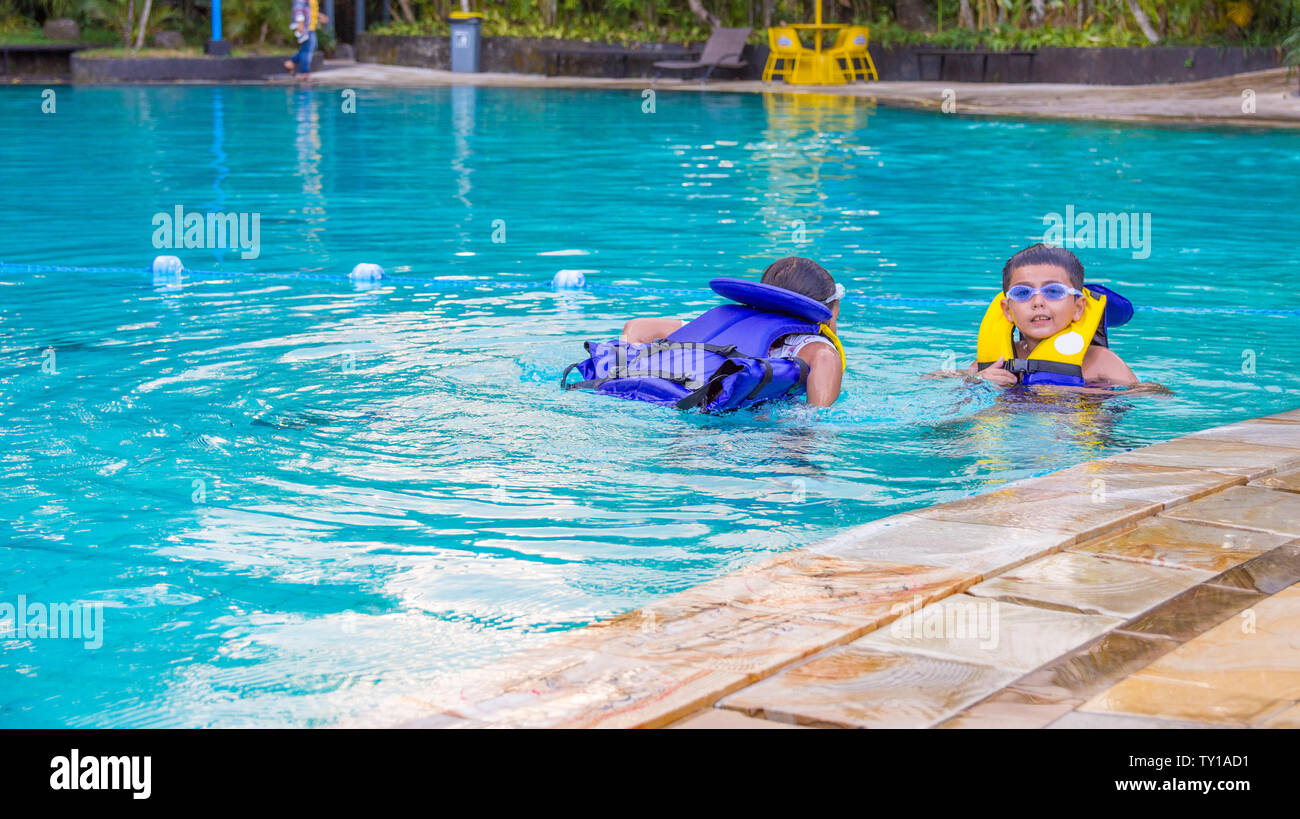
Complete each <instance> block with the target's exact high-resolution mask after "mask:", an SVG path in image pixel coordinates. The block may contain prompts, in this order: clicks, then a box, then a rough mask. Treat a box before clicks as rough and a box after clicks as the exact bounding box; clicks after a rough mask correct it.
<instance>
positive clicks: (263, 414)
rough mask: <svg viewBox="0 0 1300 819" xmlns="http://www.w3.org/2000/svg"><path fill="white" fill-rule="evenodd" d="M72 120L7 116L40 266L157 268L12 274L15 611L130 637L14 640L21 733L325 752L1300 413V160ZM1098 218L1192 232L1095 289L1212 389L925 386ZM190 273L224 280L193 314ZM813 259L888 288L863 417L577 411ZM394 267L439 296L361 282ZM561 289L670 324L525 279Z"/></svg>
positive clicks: (1054, 148)
mask: <svg viewBox="0 0 1300 819" xmlns="http://www.w3.org/2000/svg"><path fill="white" fill-rule="evenodd" d="M39 92H40V89H36V88H30V87H7V88H0V145H3V146H4V150H3V151H0V178H3V179H4V180H5V181H6V183H7V184H6V186H5V190H4V195H3V196H2V197H0V219H2V220H3V221H2V223H3V225H4V227H5V230H4V232H3V234H0V262H6V263H9V264H11V265H15V264H30V265H67V266H83V267H101V268H117V267H121V268H138V269H140V272H133V271H127V272H102V271H101V272H84V271H82V272H75V271H72V272H56V271H33V270H25V269H22V268H16V267H11V268H7V269H3V270H0V589H2V591H0V604H3V603H6V602H8V603H15V602H16V601H17V599H18V598H19V596H20V595H23V596H24V599H26V600H28V601H41V602H44V603H58V602H99V603H102V604H103V606H104V623H103V645H102V646H101V647H99V648H97V649H90V648H86V647H84V644H83V642H82V641H76V640H70V639H39V638H28V639H17V638H11V639H7V640H6V639H0V646H3V653H0V724H3V725H5V726H56V725H71V726H137V727H143V726H206V725H220V726H243V725H322V724H330V723H333V722H334V721H336V720H337V719H339V718H340V717H342V716H344V715H347V714H351V713H355V712H357V711H358V710H360V709H363V708H364V707H365V706H366V705H367V704H368V703H370V702H372V701H373V700H374V699H375V698H376V697H380V696H385V695H388V694H394V693H400V692H408V691H418V690H419V689H420V688H422V687H424V686H426V685H428V684H429V683H430V682H432V681H434V680H437V679H439V678H441V677H443V676H445V675H449V674H453V673H456V672H457V671H459V670H463V669H465V668H469V667H472V666H475V665H478V664H482V663H485V662H488V661H490V660H492V659H494V658H497V657H499V656H501V655H503V654H505V653H508V652H512V651H516V650H519V649H522V648H525V647H527V646H529V645H532V644H534V643H536V642H537V641H539V640H541V639H543V638H544V637H546V636H547V634H549V633H551V632H555V631H557V630H563V629H570V628H574V627H577V626H580V625H583V624H586V623H589V622H591V621H593V620H594V619H596V618H599V617H603V616H607V615H610V614H613V613H616V612H619V611H624V610H627V609H631V608H634V607H636V606H639V605H641V604H643V603H646V602H647V601H649V600H651V599H653V598H654V597H656V596H659V595H663V594H667V593H670V592H673V591H677V590H680V589H683V588H685V587H688V586H690V585H693V584H695V583H698V582H700V581H702V580H705V579H708V578H711V577H714V576H717V575H719V574H722V573H724V572H728V571H731V570H734V569H737V568H739V567H741V566H744V565H746V564H749V563H751V562H754V561H756V560H758V559H760V558H762V557H763V556H766V555H770V554H773V553H776V552H779V551H782V550H785V549H789V548H792V547H795V546H800V545H805V544H809V543H811V542H813V541H816V540H818V539H821V538H823V537H826V536H828V535H830V534H833V533H835V532H838V531H842V530H843V529H845V528H848V527H850V526H852V525H855V524H857V523H862V522H865V521H868V520H871V519H874V518H879V517H882V516H885V515H889V514H892V513H895V512H899V511H904V510H907V509H913V508H916V507H920V506H924V505H928V504H932V503H936V502H941V501H946V500H951V499H953V498H957V497H960V496H963V495H966V494H970V493H973V492H978V491H981V490H984V489H987V488H989V487H992V486H996V485H998V484H1001V483H1004V482H1006V481H1009V480H1013V479H1017V478H1022V477H1026V476H1028V475H1033V474H1038V473H1043V472H1047V471H1051V470H1055V469H1058V468H1062V467H1065V466H1068V465H1071V464H1074V463H1077V462H1080V461H1083V460H1087V459H1090V458H1095V457H1098V456H1102V455H1106V454H1109V453H1113V452H1116V451H1119V450H1122V449H1125V448H1130V447H1135V446H1142V445H1145V444H1149V443H1153V442H1157V441H1160V440H1164V439H1168V438H1171V437H1173V436H1176V435H1180V434H1183V433H1187V432H1191V431H1194V430H1196V429H1200V428H1203V427H1206V426H1210V425H1214V424H1219V423H1227V422H1230V421H1234V420H1238V419H1242V418H1247V417H1253V416H1257V415H1262V414H1265V413H1269V412H1275V411H1281V410H1285V409H1291V408H1293V407H1296V406H1300V370H1298V369H1297V361H1298V359H1300V341H1298V340H1297V338H1298V336H1297V332H1296V330H1297V321H1300V319H1298V318H1297V315H1296V313H1295V312H1294V311H1295V310H1297V309H1298V308H1300V304H1297V303H1296V292H1297V291H1296V286H1295V281H1296V280H1297V279H1298V278H1300V260H1297V258H1296V256H1295V254H1294V253H1292V252H1291V243H1292V242H1293V241H1294V237H1295V236H1297V235H1300V208H1298V207H1297V204H1300V201H1298V197H1297V194H1296V192H1295V189H1294V181H1295V180H1296V179H1297V178H1300V135H1296V134H1289V133H1282V132H1261V133H1247V132H1235V131H1201V130H1173V129H1169V130H1162V129H1152V128H1138V127H1123V128H1120V127H1113V126H1110V125H1080V124H1059V123H1045V122H1011V121H992V120H974V119H963V118H957V117H945V116H940V115H936V114H920V113H912V112H904V111H894V110H886V109H879V110H877V109H875V108H874V107H873V106H871V105H869V104H866V103H862V102H852V101H844V100H827V99H824V98H808V99H804V100H798V101H792V100H788V99H785V100H783V99H780V98H765V97H763V96H757V95H752V96H745V95H726V94H696V93H682V94H671V93H661V94H660V95H659V96H658V98H657V100H656V105H655V112H654V113H643V99H642V96H641V94H640V93H639V92H617V91H608V92H595V91H574V90H534V89H528V90H524V89H468V88H466V89H432V90H392V91H387V90H386V91H369V90H358V91H357V110H356V113H345V112H344V111H343V110H342V108H343V106H342V104H341V103H342V99H341V95H340V94H339V93H338V92H337V91H328V90H319V89H313V90H310V91H306V90H294V89H284V88H254V87H240V88H209V87H191V88H173V87H139V88H137V87H118V88H59V89H57V94H58V96H57V112H56V113H54V114H42V113H41V112H40V101H41V98H40V93H39ZM177 206H181V207H182V208H183V209H184V210H185V211H198V212H209V211H219V212H233V213H246V214H254V213H255V214H258V215H259V218H260V243H259V248H258V249H259V251H260V252H259V253H258V255H257V257H256V258H248V259H245V258H240V254H239V253H238V252H230V251H214V250H199V249H189V250H184V249H182V250H179V251H168V250H157V249H155V247H154V245H153V236H154V232H155V225H154V223H153V221H152V220H153V217H154V215H155V214H156V213H172V212H173V211H174V209H175V208H176V207H177ZM1068 206H1073V207H1074V208H1075V210H1076V211H1079V212H1085V211H1086V212H1139V213H1149V214H1150V215H1151V231H1152V233H1151V238H1152V242H1151V247H1150V255H1149V257H1148V258H1134V255H1135V254H1134V253H1133V252H1131V251H1130V250H1124V249H1095V250H1090V249H1081V250H1079V251H1078V252H1079V255H1080V257H1081V258H1082V260H1083V262H1084V264H1085V266H1086V267H1087V268H1088V270H1089V273H1090V279H1093V280H1097V281H1101V282H1104V283H1107V284H1109V286H1111V287H1112V288H1114V289H1117V290H1120V291H1121V292H1123V293H1125V294H1126V295H1128V296H1130V297H1131V298H1132V299H1133V300H1134V302H1136V303H1137V304H1138V305H1139V306H1141V307H1144V308H1159V309H1143V310H1140V311H1139V312H1138V313H1137V316H1136V318H1135V319H1134V321H1133V322H1132V323H1131V324H1130V325H1129V326H1127V327H1124V328H1122V329H1120V330H1117V331H1115V332H1113V334H1112V338H1113V346H1114V348H1115V349H1116V350H1117V351H1118V352H1120V354H1121V355H1122V356H1123V357H1124V358H1125V359H1126V360H1127V361H1128V362H1129V363H1130V365H1131V366H1132V367H1133V369H1134V370H1135V371H1136V372H1137V373H1138V375H1139V376H1141V377H1143V378H1144V379H1146V380H1152V381H1158V382H1161V383H1163V384H1166V385H1169V386H1171V387H1172V388H1173V389H1174V390H1175V394H1174V395H1172V396H1147V397H1130V398H1121V399H1114V400H1110V401H1107V402H1092V401H1076V402H1066V401H1055V402H1047V403H1039V404H1029V403H1024V402H1019V403H1016V402H1009V401H1007V400H1006V399H1005V398H1002V397H1000V396H999V395H998V394H996V393H995V392H994V391H993V390H991V389H987V388H981V387H970V386H966V385H963V384H960V383H958V382H955V381H948V380H923V379H921V378H920V376H921V375H922V374H923V373H925V372H928V371H931V370H935V369H939V368H941V367H943V366H945V364H948V365H951V363H952V361H954V360H955V361H957V362H959V363H961V364H964V363H966V362H968V361H969V360H970V358H971V356H972V354H973V347H974V341H975V330H976V326H977V324H978V322H979V318H980V316H981V311H982V307H981V306H979V305H978V304H975V303H977V302H986V301H987V300H988V299H989V298H991V297H992V295H993V294H994V293H995V292H996V290H997V289H998V285H999V271H1000V269H1001V265H1002V263H1003V261H1004V260H1005V259H1006V257H1007V256H1009V255H1010V254H1011V253H1012V252H1014V251H1015V250H1017V249H1019V248H1021V247H1023V246H1025V245H1027V244H1030V243H1031V242H1033V241H1035V240H1036V238H1037V237H1038V236H1040V235H1041V234H1042V232H1043V220H1042V218H1043V216H1044V215H1045V214H1047V213H1052V212H1056V213H1064V212H1065V210H1066V208H1067V207H1068ZM502 226H503V227H504V235H503V236H502V235H501V229H502ZM494 233H496V234H497V238H498V239H502V238H503V239H504V241H499V242H494V241H493V238H494ZM160 252H161V253H170V252H175V253H177V254H178V255H180V256H181V257H182V258H183V259H184V260H185V261H186V263H187V264H188V265H189V266H190V267H192V268H197V269H200V270H206V271H213V272H214V273H215V274H216V275H211V276H203V277H199V278H198V279H191V280H190V281H188V282H187V283H186V284H185V286H184V287H182V288H180V289H178V290H171V289H166V288H155V287H154V286H153V283H152V282H151V279H150V277H149V276H148V275H147V274H146V273H144V272H143V268H144V267H145V266H146V265H147V264H148V262H149V260H150V259H152V258H153V256H154V255H156V254H158V253H160ZM791 254H797V255H805V256H810V257H812V258H815V259H817V260H819V261H820V262H822V263H823V264H824V265H825V266H826V267H827V268H828V269H830V270H831V272H832V273H833V274H834V275H835V276H836V277H837V278H838V279H839V280H841V281H843V282H844V283H845V284H846V285H847V286H848V288H849V293H850V295H851V298H850V300H849V301H848V303H846V305H845V307H844V310H843V313H842V315H841V320H840V327H841V337H842V339H843V341H844V343H845V345H846V347H847V350H848V355H849V362H850V370H849V372H848V375H847V377H846V382H845V383H846V389H847V392H846V395H845V396H844V397H843V398H841V400H840V401H839V403H838V404H837V405H836V406H834V407H832V408H830V409H828V410H823V411H810V410H809V409H808V408H807V407H804V406H802V405H791V406H782V407H775V408H761V409H758V410H755V411H751V412H742V413H738V414H734V415H731V416H726V417H707V416H701V415H689V414H679V413H676V412H674V411H671V410H666V409H660V408H655V407H650V406H648V405H639V404H630V403H625V402H620V401H616V400H613V399H606V398H600V397H596V396H591V395H588V394H576V393H567V394H566V393H561V392H560V391H559V390H558V388H557V386H556V382H557V380H558V378H559V375H560V372H561V370H562V369H563V368H564V366H565V365H567V364H568V363H570V362H572V361H575V360H577V359H578V358H579V357H581V355H582V345H581V342H582V341H583V340H584V339H588V338H600V337H609V336H612V335H614V334H616V333H617V331H618V329H619V327H620V326H621V324H622V322H623V320H624V319H626V318H628V317H631V316H636V315H687V316H689V315H694V314H697V313H699V312H702V311H703V310H704V309H707V307H709V306H711V305H713V304H715V303H717V301H718V300H717V299H715V298H711V297H710V296H709V295H708V294H707V292H706V291H705V287H706V282H707V280H708V279H710V278H712V277H714V276H739V277H748V276H755V277H756V276H757V275H758V273H759V272H760V271H761V270H762V268H763V267H764V266H766V264H767V263H768V262H769V261H771V260H773V259H775V258H778V257H780V256H784V255H791ZM360 261H369V262H377V263H379V264H382V265H383V266H384V267H385V268H386V269H387V270H388V271H389V272H390V273H391V274H394V275H395V276H398V277H400V278H401V279H402V281H400V282H399V283H397V284H390V285H386V286H382V287H379V288H375V289H369V290H358V289H356V288H354V287H353V286H351V285H350V284H349V283H348V281H347V280H346V278H345V274H346V273H347V271H348V270H349V269H350V268H351V267H352V265H353V264H355V263H357V262H360ZM564 269H568V270H583V271H585V275H586V278H587V280H588V281H589V282H592V283H594V284H600V285H622V286H627V287H636V288H644V289H643V290H640V291H634V292H612V291H609V290H599V289H597V290H592V291H588V292H581V293H556V292H554V291H552V290H550V289H548V288H545V287H541V286H529V285H527V284H526V283H528V282H544V281H546V280H548V279H550V278H551V277H552V276H553V275H554V274H555V273H556V272H557V271H559V270H564ZM278 274H301V275H297V276H296V277H294V276H284V275H278ZM307 274H321V275H320V276H319V277H317V278H313V277H311V276H310V275H307ZM326 274H328V275H326ZM467 280H469V281H475V282H481V283H482V284H481V286H478V285H465V284H463V282H464V281H467ZM452 282H462V284H460V285H457V286H453V285H452V284H451V283H452ZM503 282H504V283H513V284H517V285H519V286H517V287H503V286H498V285H496V284H494V283H503ZM425 285H430V286H425ZM664 291H668V292H664ZM672 291H677V292H672ZM682 291H694V292H682ZM887 297H897V298H899V299H901V301H892V302H891V301H885V300H881V299H882V298H887ZM927 299H930V300H934V301H925V300H927ZM963 302H970V304H963ZM51 350H52V356H51V353H50V352H49V351H51ZM4 626H5V624H4V623H2V622H0V627H4ZM11 626H12V624H11Z"/></svg>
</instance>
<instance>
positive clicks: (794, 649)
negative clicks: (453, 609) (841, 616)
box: [555, 601, 864, 682]
mask: <svg viewBox="0 0 1300 819" xmlns="http://www.w3.org/2000/svg"><path fill="white" fill-rule="evenodd" d="M863 628H864V627H863V626H862V625H860V624H853V623H848V622H845V621H842V620H838V619H835V618H828V617H822V618H817V617H815V616H812V615H803V614H801V613H799V612H797V611H791V612H787V613H780V614H774V613H769V612H755V611H752V610H746V609H744V608H741V607H739V606H734V605H725V604H714V603H704V604H697V605H690V604H686V603H684V602H674V601H662V602H659V603H656V604H654V605H651V606H647V607H645V608H644V609H640V610H638V611H635V612H632V613H630V614H626V615H622V616H620V617H616V618H614V619H612V620H609V621H607V622H605V623H600V624H597V625H594V626H590V627H588V628H583V629H578V630H577V631H574V632H572V633H570V634H568V635H565V636H563V637H561V638H559V639H558V640H556V641H555V644H556V645H563V646H569V647H574V648H584V649H588V650H593V651H600V652H602V653H605V654H611V655H616V656H620V657H634V658H641V659H643V660H648V661H659V662H675V663H683V664H686V665H692V666H700V667H703V668H708V669H712V670H717V671H727V672H731V673H735V674H742V675H744V676H745V677H746V678H747V679H748V680H749V681H751V682H752V681H755V680H757V679H759V678H761V677H765V676H767V675H769V674H771V673H772V672H774V671H776V670H777V669H779V668H781V667H782V666H785V665H789V664H790V663H792V662H794V661H795V660H799V659H802V658H804V657H806V656H808V655H810V654H812V653H814V652H816V651H819V650H821V649H823V648H828V647H830V646H834V645H837V644H839V643H843V642H847V641H848V640H850V639H852V638H853V637H856V636H858V634H860V633H861V632H862V631H863Z"/></svg>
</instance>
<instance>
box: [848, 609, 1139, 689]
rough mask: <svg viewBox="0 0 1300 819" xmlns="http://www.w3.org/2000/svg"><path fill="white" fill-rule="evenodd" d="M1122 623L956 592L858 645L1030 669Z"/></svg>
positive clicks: (1111, 618) (1001, 666) (1022, 670)
mask: <svg viewBox="0 0 1300 819" xmlns="http://www.w3.org/2000/svg"><path fill="white" fill-rule="evenodd" d="M1121 622H1123V619H1122V618H1120V617H1106V616H1102V615H1086V614H1073V613H1069V612H1063V611H1054V610H1051V609H1044V608H1039V607H1036V606H1023V605H1017V604H1015V603H1004V602H1002V601H999V600H991V599H988V598H980V597H973V596H971V595H967V594H955V595H952V596H950V597H945V598H944V599H943V600H939V601H937V602H934V603H931V604H930V605H928V606H925V607H923V608H921V609H920V610H919V611H915V612H913V613H912V614H909V615H908V616H906V617H901V618H899V619H897V620H895V621H894V622H893V623H891V624H889V625H888V626H885V627H884V628H881V629H878V630H876V631H874V632H872V633H870V634H868V635H866V636H865V637H863V638H862V639H860V640H858V641H857V642H855V643H854V645H855V646H861V647H863V648H874V649H878V650H880V651H905V652H908V653H920V654H927V655H931V656H938V657H945V658H948V659H952V660H961V661H963V662H969V663H975V664H977V665H992V666H996V667H997V668H1002V669H1009V670H1012V671H1020V672H1022V673H1023V672H1026V671H1031V670H1033V669H1035V668H1038V667H1039V666H1041V665H1043V664H1044V663H1047V662H1048V661H1049V660H1052V659H1054V658H1056V657H1059V656H1060V655H1062V654H1065V653H1066V652H1068V651H1070V650H1071V649H1074V648H1077V647H1078V646H1080V645H1083V644H1084V643H1086V642H1088V641H1089V640H1091V639H1093V638H1094V637H1097V636H1098V635H1100V634H1102V633H1104V632H1106V631H1108V630H1109V629H1111V628H1113V627H1114V626H1116V625H1118V624H1119V623H1121Z"/></svg>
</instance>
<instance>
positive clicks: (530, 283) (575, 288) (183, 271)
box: [0, 256, 1300, 318]
mask: <svg viewBox="0 0 1300 819" xmlns="http://www.w3.org/2000/svg"><path fill="white" fill-rule="evenodd" d="M0 273H131V274H134V275H137V276H141V275H147V276H152V278H153V283H154V286H155V287H156V288H159V289H162V290H176V289H179V288H180V287H181V286H182V284H183V283H184V281H185V280H186V279H189V280H193V281H211V280H221V279H231V278H236V277H247V278H265V279H301V280H306V281H326V282H349V283H351V284H352V285H353V286H354V287H355V288H357V289H359V290H369V289H372V288H375V287H379V286H383V285H389V284H404V285H410V286H412V287H419V288H423V289H426V290H468V289H472V288H477V287H486V288H492V289H497V290H556V291H561V292H582V291H589V292H595V293H621V294H627V295H658V296H685V297H694V298H697V299H713V298H716V297H717V295H716V294H715V293H714V292H713V291H712V290H705V289H693V288H673V287H640V286H634V285H618V284H595V283H592V282H589V281H587V278H586V276H585V275H583V273H582V271H579V270H561V271H559V272H558V273H556V274H555V275H554V276H553V277H551V278H550V279H549V280H547V279H535V280H526V281H499V280H497V281H493V280H487V279H455V280H447V279H428V278H422V277H419V276H390V275H389V274H388V273H387V272H386V271H385V270H384V268H383V267H381V266H379V265H377V264H373V263H369V262H362V263H360V264H358V265H356V266H355V267H353V268H352V270H351V271H350V272H348V273H302V272H298V273H265V272H259V271H247V270H241V271H222V272H217V271H211V270H190V269H187V268H186V267H185V265H184V264H183V263H182V262H181V260H180V259H179V258H178V257H176V256H159V257H157V258H155V259H154V260H153V263H152V265H150V267H148V268H144V269H141V268H138V267H72V266H69V265H48V264H15V263H11V262H0ZM843 301H844V302H847V303H848V304H862V305H874V306H889V307H986V306H987V305H988V301H987V300H982V299H938V298H921V297H906V296H869V295H856V294H851V295H846V296H845V297H844V298H843ZM1134 309H1135V310H1137V311H1139V312H1151V313H1187V314H1192V315H1250V316H1280V317H1288V318H1289V317H1294V316H1300V309H1294V310H1281V309H1269V308H1251V307H1157V306H1152V305H1135V307H1134Z"/></svg>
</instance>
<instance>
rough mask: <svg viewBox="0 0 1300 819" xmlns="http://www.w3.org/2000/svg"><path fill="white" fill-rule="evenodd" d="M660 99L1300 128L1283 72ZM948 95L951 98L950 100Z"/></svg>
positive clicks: (719, 84)
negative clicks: (840, 100) (1244, 107)
mask: <svg viewBox="0 0 1300 819" xmlns="http://www.w3.org/2000/svg"><path fill="white" fill-rule="evenodd" d="M326 67H327V68H331V69H332V70H328V71H324V72H322V73H321V74H319V75H318V76H316V77H314V78H313V82H315V83H319V84H322V85H330V86H334V87H342V88H357V87H431V86H445V85H474V86H510V87H533V88H538V87H543V88H612V89H620V88H621V89H626V90H630V91H635V92H637V93H640V92H641V91H642V90H644V89H646V88H650V87H652V86H651V83H650V80H648V79H647V78H644V77H630V78H627V79H605V78H597V77H545V76H541V75H539V74H509V73H500V72H497V73H487V72H485V73H480V74H456V73H453V72H450V71H441V70H437V69H430V68H412V67H408V66H396V65H379V64H375V63H350V64H338V65H337V66H333V65H330V64H328V63H327V66H326ZM653 88H655V89H656V90H657V91H668V92H671V91H682V92H687V93H714V92H723V93H728V92H729V93H757V94H772V95H781V96H786V95H799V94H805V95H806V94H811V95H817V96H820V97H824V98H831V99H834V98H836V97H857V98H862V99H863V100H865V101H871V102H879V103H883V104H886V105H891V106H898V107H904V108H913V109H920V110H927V111H934V112H938V111H939V110H940V106H941V105H942V104H943V102H944V100H945V99H951V96H952V93H955V94H956V102H957V111H956V112H955V113H956V114H957V115H959V116H960V115H975V116H991V117H1003V118H1005V117H1016V118H1025V119H1079V120H1087V121H1096V120H1110V121H1117V122H1151V123H1161V124H1173V125H1178V124H1183V123H1196V124H1199V125H1205V124H1211V123H1212V124H1215V125H1227V126H1234V127H1246V128H1253V127H1266V128H1296V127H1300V97H1298V96H1297V95H1296V94H1295V81H1294V79H1289V78H1288V77H1287V70H1286V69H1285V68H1280V69H1272V70H1267V71H1256V72H1249V73H1245V74H1238V75H1234V76H1229V77H1222V78H1218V79H1216V80H1210V81H1203V82H1196V83H1182V84H1178V85H1154V84H1153V85H1139V86H1096V85H1084V84H1067V83H969V82H953V81H944V82H925V81H921V82H908V81H903V82H873V83H867V84H858V83H855V84H853V85H844V86H797V85H787V84H785V83H780V82H776V83H763V82H760V81H758V80H719V79H716V78H715V79H711V80H710V81H709V82H708V83H701V82H699V81H697V80H677V79H661V80H659V81H658V82H656V83H654V84H653ZM1242 88H1251V89H1253V90H1254V91H1255V92H1256V101H1257V110H1256V113H1254V114H1249V115H1247V114H1243V113H1242V111H1241V89H1242ZM945 92H949V93H948V96H947V97H945Z"/></svg>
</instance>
